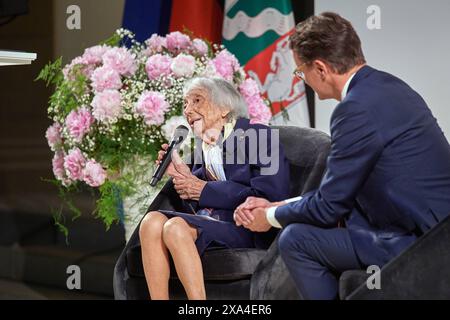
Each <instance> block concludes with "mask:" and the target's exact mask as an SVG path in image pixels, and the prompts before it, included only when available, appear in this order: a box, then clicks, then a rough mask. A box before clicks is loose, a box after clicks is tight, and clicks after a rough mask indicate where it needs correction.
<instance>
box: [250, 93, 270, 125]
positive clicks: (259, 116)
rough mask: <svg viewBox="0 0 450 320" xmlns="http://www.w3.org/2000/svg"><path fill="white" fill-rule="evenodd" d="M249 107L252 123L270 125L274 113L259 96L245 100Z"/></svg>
mask: <svg viewBox="0 0 450 320" xmlns="http://www.w3.org/2000/svg"><path fill="white" fill-rule="evenodd" d="M244 99H245V101H246V103H247V105H248V113H249V116H250V123H262V124H268V123H269V121H270V119H271V118H272V112H271V111H270V109H269V107H268V106H267V105H266V104H265V103H264V101H263V99H262V98H261V96H259V95H255V96H253V97H248V98H245V97H244Z"/></svg>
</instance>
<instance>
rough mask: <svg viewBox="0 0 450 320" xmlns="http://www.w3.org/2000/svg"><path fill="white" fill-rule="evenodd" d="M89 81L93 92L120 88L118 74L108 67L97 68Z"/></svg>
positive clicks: (120, 83)
mask: <svg viewBox="0 0 450 320" xmlns="http://www.w3.org/2000/svg"><path fill="white" fill-rule="evenodd" d="M91 81H92V88H94V89H95V91H103V90H105V89H117V90H118V89H120V88H122V80H120V74H119V73H118V72H117V71H115V70H114V69H112V68H111V67H109V66H103V67H100V68H97V69H96V70H95V71H94V73H93V74H92V76H91Z"/></svg>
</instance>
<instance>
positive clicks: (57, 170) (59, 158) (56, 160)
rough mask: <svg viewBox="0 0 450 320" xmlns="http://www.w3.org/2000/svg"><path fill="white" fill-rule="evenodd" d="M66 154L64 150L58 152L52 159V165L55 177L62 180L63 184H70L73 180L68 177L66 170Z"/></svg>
mask: <svg viewBox="0 0 450 320" xmlns="http://www.w3.org/2000/svg"><path fill="white" fill-rule="evenodd" d="M64 156H65V155H64V152H62V151H58V152H56V153H55V155H54V156H53V159H52V167H53V174H54V175H55V178H56V179H57V180H59V181H61V182H62V183H63V185H65V186H68V185H69V184H71V183H72V181H71V180H70V179H68V178H67V177H66V173H65V171H64Z"/></svg>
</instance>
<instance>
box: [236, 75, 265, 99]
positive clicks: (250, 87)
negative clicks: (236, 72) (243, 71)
mask: <svg viewBox="0 0 450 320" xmlns="http://www.w3.org/2000/svg"><path fill="white" fill-rule="evenodd" d="M239 91H240V92H241V94H242V96H244V97H246V98H250V97H253V96H256V95H260V94H261V92H260V91H259V87H258V84H257V83H256V81H255V80H253V79H251V78H248V79H245V81H243V82H242V83H241V85H240V86H239Z"/></svg>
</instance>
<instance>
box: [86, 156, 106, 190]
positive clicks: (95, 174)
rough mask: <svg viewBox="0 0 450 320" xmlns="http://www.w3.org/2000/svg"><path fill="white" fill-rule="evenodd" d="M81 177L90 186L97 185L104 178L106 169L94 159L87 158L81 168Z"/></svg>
mask: <svg viewBox="0 0 450 320" xmlns="http://www.w3.org/2000/svg"><path fill="white" fill-rule="evenodd" d="M83 179H84V182H86V183H87V184H88V185H90V186H91V187H99V186H101V185H102V184H103V183H105V180H106V171H105V170H104V169H103V168H102V166H101V165H100V164H99V163H97V162H96V161H95V160H89V161H88V162H87V163H86V166H85V167H84V170H83Z"/></svg>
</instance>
